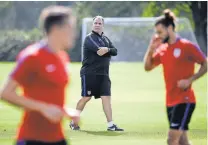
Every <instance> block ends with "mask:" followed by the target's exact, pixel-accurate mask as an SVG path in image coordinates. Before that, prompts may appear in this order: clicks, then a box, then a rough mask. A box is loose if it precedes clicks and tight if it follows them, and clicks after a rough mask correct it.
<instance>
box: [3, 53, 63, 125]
mask: <svg viewBox="0 0 208 145" xmlns="http://www.w3.org/2000/svg"><path fill="white" fill-rule="evenodd" d="M34 62H36V60H34V58H33V57H31V56H27V57H24V58H20V60H19V61H18V63H17V66H16V67H15V69H14V70H13V71H12V73H11V74H10V76H9V78H8V81H7V82H6V83H5V85H4V86H3V87H2V89H1V91H0V99H2V100H4V101H7V102H9V103H11V104H13V105H16V106H19V107H22V108H24V109H25V110H27V111H36V112H39V113H41V114H42V115H43V116H44V117H46V118H47V119H48V120H49V121H51V122H53V123H56V122H59V121H60V120H61V118H62V116H63V114H64V111H63V109H62V108H60V107H58V106H56V105H51V104H46V103H44V102H40V101H37V100H34V99H32V98H27V97H21V96H19V95H17V93H16V90H17V88H18V86H26V85H28V83H27V82H28V80H30V77H31V73H33V72H34V71H35V70H37V68H36V64H37V63H34Z"/></svg>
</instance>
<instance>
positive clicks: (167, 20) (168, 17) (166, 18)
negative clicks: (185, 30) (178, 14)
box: [155, 9, 176, 30]
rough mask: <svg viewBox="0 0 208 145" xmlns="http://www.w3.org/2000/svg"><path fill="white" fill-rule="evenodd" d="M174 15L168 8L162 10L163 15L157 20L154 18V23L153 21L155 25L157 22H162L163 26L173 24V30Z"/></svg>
mask: <svg viewBox="0 0 208 145" xmlns="http://www.w3.org/2000/svg"><path fill="white" fill-rule="evenodd" d="M175 19H176V18H175V15H174V13H173V12H172V11H171V10H169V9H166V10H164V11H163V16H160V17H159V18H158V19H157V20H156V23H155V26H157V25H158V24H162V25H164V26H165V27H168V26H170V25H172V26H173V30H175V26H176V24H175Z"/></svg>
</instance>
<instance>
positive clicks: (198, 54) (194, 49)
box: [189, 44, 207, 82]
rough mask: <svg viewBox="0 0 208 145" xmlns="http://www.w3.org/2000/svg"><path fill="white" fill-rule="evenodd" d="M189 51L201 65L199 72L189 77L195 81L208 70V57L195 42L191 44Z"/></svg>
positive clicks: (193, 58)
mask: <svg viewBox="0 0 208 145" xmlns="http://www.w3.org/2000/svg"><path fill="white" fill-rule="evenodd" d="M189 51H190V56H191V58H192V60H193V61H195V62H196V63H198V64H199V65H200V68H199V70H198V72H197V73H195V74H194V75H193V76H192V77H191V78H189V79H190V80H191V82H193V81H195V80H197V79H198V78H200V77H202V76H203V75H204V74H205V73H206V72H207V59H206V56H205V55H204V54H203V52H202V51H201V49H200V48H199V47H198V46H196V45H194V44H190V46H189Z"/></svg>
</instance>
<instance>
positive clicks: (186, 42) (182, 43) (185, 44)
mask: <svg viewBox="0 0 208 145" xmlns="http://www.w3.org/2000/svg"><path fill="white" fill-rule="evenodd" d="M180 46H181V48H184V49H186V50H187V49H190V48H197V49H199V46H198V44H197V43H194V42H192V41H190V40H188V39H185V38H181V39H180Z"/></svg>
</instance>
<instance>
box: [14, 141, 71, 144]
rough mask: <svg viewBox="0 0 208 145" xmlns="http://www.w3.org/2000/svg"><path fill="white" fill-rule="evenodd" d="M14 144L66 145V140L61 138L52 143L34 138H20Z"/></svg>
mask: <svg viewBox="0 0 208 145" xmlns="http://www.w3.org/2000/svg"><path fill="white" fill-rule="evenodd" d="M16 145H67V142H66V140H61V141H58V142H53V143H47V142H41V141H34V140H21V141H17V143H16Z"/></svg>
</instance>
